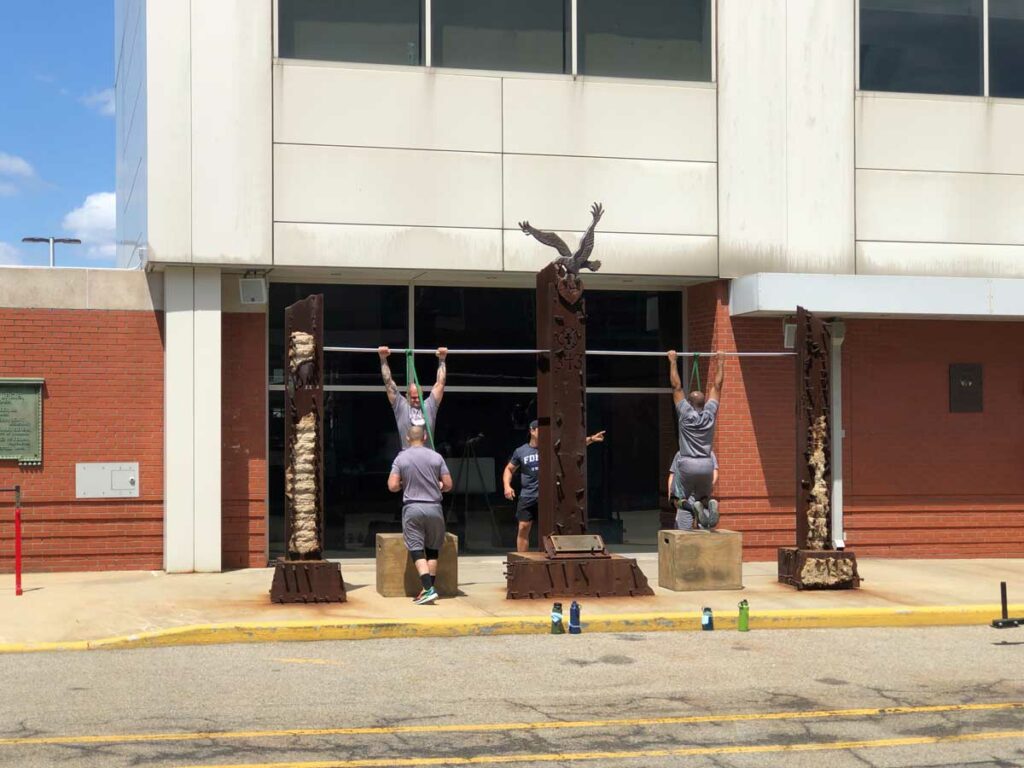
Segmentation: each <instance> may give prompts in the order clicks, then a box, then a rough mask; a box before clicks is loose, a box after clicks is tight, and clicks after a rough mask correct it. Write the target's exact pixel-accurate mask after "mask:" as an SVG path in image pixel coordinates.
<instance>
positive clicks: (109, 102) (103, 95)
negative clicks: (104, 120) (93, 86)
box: [79, 88, 114, 117]
mask: <svg viewBox="0 0 1024 768" xmlns="http://www.w3.org/2000/svg"><path fill="white" fill-rule="evenodd" d="M79 101H81V102H82V103H83V104H85V106H87V107H89V109H93V110H95V111H97V112H99V113H100V114H101V115H106V116H107V117H113V116H114V89H113V88H104V89H103V90H102V91H92V92H90V93H87V94H85V96H83V97H82V98H81V99H79Z"/></svg>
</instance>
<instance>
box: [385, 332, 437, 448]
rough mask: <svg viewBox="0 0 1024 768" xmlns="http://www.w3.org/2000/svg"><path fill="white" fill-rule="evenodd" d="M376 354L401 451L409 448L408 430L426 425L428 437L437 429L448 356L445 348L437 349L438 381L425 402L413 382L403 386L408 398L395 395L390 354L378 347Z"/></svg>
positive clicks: (388, 350)
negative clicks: (378, 357)
mask: <svg viewBox="0 0 1024 768" xmlns="http://www.w3.org/2000/svg"><path fill="white" fill-rule="evenodd" d="M377 354H378V355H379V356H380V373H381V376H382V377H383V379H384V389H385V390H386V391H387V394H388V402H389V403H391V409H392V410H393V411H394V412H395V426H396V427H398V436H399V437H400V438H401V439H402V447H403V448H408V447H409V440H408V434H409V427H424V428H426V427H427V426H428V425H429V430H428V434H433V432H434V430H436V429H437V426H436V425H437V410H438V408H440V407H441V398H442V397H444V384H445V380H446V379H447V376H448V366H447V364H446V363H445V358H446V357H447V356H448V348H447V347H438V348H437V379H436V380H435V381H434V386H433V387H432V388H431V390H430V395H429V396H428V397H427V398H426V400H425V401H424V399H423V396H422V393H421V392H420V390H419V387H417V386H416V384H415V383H414V382H411V381H408V382H406V392H407V393H408V395H409V396H408V398H406V397H403V396H402V394H401V393H400V392H399V391H398V385H397V384H395V382H394V379H392V378H391V368H390V366H388V356H389V355H390V354H391V350H390V349H388V348H387V347H377Z"/></svg>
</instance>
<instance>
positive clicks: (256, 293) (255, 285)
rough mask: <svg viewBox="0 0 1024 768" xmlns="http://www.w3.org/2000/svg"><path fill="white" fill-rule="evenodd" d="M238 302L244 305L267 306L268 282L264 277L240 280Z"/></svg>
mask: <svg viewBox="0 0 1024 768" xmlns="http://www.w3.org/2000/svg"><path fill="white" fill-rule="evenodd" d="M238 300H239V301H240V302H242V303H243V304H266V303H267V281H266V280H264V279H263V278H262V277H241V278H239V279H238Z"/></svg>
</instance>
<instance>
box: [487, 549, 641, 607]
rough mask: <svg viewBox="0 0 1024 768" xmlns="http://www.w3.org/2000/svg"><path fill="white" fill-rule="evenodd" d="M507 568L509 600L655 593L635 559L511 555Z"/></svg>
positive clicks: (537, 554)
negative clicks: (554, 558)
mask: <svg viewBox="0 0 1024 768" xmlns="http://www.w3.org/2000/svg"><path fill="white" fill-rule="evenodd" d="M506 567H507V569H508V570H507V572H506V574H505V578H506V590H505V597H506V598H507V599H508V600H535V599H539V598H548V597H640V596H644V595H653V594H654V590H653V589H651V587H650V585H649V584H648V583H647V577H646V576H645V575H644V572H643V571H641V570H640V568H639V566H638V565H637V564H636V560H634V559H632V558H626V557H620V556H618V555H612V556H611V557H576V558H566V559H557V560H549V559H548V558H547V556H546V555H545V554H544V553H542V552H511V553H509V556H508V561H507V563H506Z"/></svg>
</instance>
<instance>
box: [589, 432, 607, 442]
mask: <svg viewBox="0 0 1024 768" xmlns="http://www.w3.org/2000/svg"><path fill="white" fill-rule="evenodd" d="M604 432H605V431H604V430H603V429H602V430H601V431H600V432H595V433H594V434H592V435H589V436H588V437H587V445H590V444H591V443H603V442H604Z"/></svg>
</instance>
